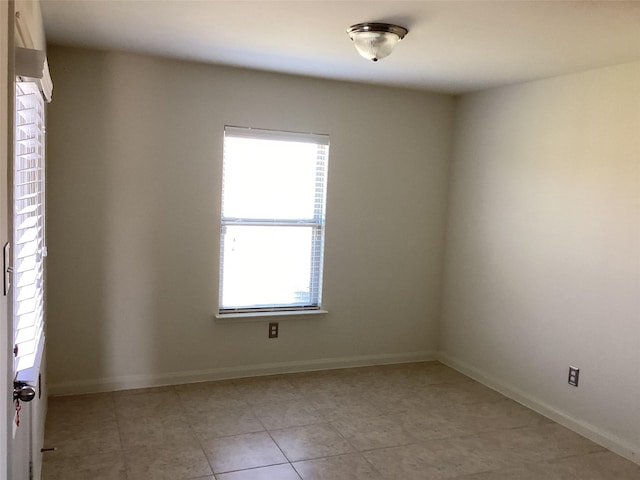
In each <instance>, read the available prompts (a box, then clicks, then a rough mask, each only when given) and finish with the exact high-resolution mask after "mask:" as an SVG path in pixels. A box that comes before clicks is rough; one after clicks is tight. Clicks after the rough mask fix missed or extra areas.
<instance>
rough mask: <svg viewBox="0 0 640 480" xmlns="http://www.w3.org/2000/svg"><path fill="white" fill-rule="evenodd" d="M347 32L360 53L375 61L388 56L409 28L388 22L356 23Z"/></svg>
mask: <svg viewBox="0 0 640 480" xmlns="http://www.w3.org/2000/svg"><path fill="white" fill-rule="evenodd" d="M347 33H348V34H349V37H351V40H353V43H354V45H355V46H356V50H358V53H359V54H360V55H362V56H363V57H364V58H366V59H367V60H372V61H374V62H377V61H378V60H380V59H382V58H384V57H386V56H388V55H389V54H390V53H391V52H392V51H393V48H394V47H395V46H396V43H398V42H399V41H400V40H402V39H403V38H404V36H405V35H406V34H407V33H409V30H407V29H406V28H404V27H400V26H398V25H392V24H390V23H358V24H357V25H352V26H351V27H349V29H348V30H347Z"/></svg>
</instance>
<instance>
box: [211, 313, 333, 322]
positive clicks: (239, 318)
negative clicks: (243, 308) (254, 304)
mask: <svg viewBox="0 0 640 480" xmlns="http://www.w3.org/2000/svg"><path fill="white" fill-rule="evenodd" d="M328 313H329V312H328V311H326V310H298V311H292V312H256V313H223V314H220V313H218V314H216V317H215V318H216V322H217V323H240V322H260V321H268V320H271V319H273V318H274V317H280V318H283V317H286V318H296V317H308V316H317V315H326V314H328Z"/></svg>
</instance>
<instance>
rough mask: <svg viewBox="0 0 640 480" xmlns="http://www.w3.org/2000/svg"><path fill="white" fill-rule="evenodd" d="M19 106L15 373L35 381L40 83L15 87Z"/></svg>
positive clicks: (39, 345)
mask: <svg viewBox="0 0 640 480" xmlns="http://www.w3.org/2000/svg"><path fill="white" fill-rule="evenodd" d="M15 102H16V122H15V130H16V131H15V159H14V172H13V183H14V198H13V200H14V201H13V208H14V210H13V245H14V247H13V272H14V277H13V278H14V289H13V295H14V340H15V346H16V352H17V353H16V356H15V365H14V368H15V371H16V372H17V374H18V380H23V381H33V380H35V376H36V375H37V369H38V368H39V363H40V355H41V354H42V349H43V347H44V291H43V287H44V285H43V283H44V262H43V257H44V256H45V255H46V247H45V245H44V228H45V219H44V214H45V205H44V202H45V192H44V187H45V164H44V162H45V159H44V134H45V132H44V100H43V98H42V94H41V93H40V91H39V89H38V86H37V84H36V83H33V82H16V99H15ZM32 377H34V378H32Z"/></svg>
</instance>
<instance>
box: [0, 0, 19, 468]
mask: <svg viewBox="0 0 640 480" xmlns="http://www.w3.org/2000/svg"><path fill="white" fill-rule="evenodd" d="M14 15H15V5H14V1H13V0H9V1H4V2H0V25H2V28H0V58H1V59H2V61H1V65H0V145H6V146H7V147H6V148H5V149H0V192H1V194H0V248H4V245H5V244H6V243H7V242H9V241H11V214H10V208H11V198H12V189H13V185H12V180H11V175H10V173H9V168H10V167H11V165H12V162H11V161H10V158H11V157H12V156H13V123H14V122H13V89H14V83H15V82H14V79H15V75H14V45H15V44H14ZM4 274H5V272H4V271H3V272H2V277H3V278H4ZM0 283H2V282H0ZM10 298H11V292H10V293H9V296H4V288H3V287H2V291H1V292H0V375H2V377H3V378H2V380H1V381H0V385H2V386H1V387H0V412H1V413H0V480H7V479H8V478H9V469H10V468H11V458H10V455H11V454H10V453H9V449H10V447H11V440H12V438H13V428H12V422H13V414H14V409H13V403H12V402H11V401H10V398H11V395H12V391H13V389H12V388H11V386H12V385H13V355H12V344H13V319H12V315H11V310H10V309H11V303H12V302H11V301H10Z"/></svg>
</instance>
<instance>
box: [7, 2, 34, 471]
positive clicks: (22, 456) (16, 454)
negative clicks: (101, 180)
mask: <svg viewBox="0 0 640 480" xmlns="http://www.w3.org/2000/svg"><path fill="white" fill-rule="evenodd" d="M0 26H1V28H0V32H1V33H0V145H2V147H1V148H2V151H0V248H4V245H6V244H7V243H8V242H10V239H11V236H12V235H11V228H12V224H11V218H10V216H9V215H8V212H9V211H11V210H10V209H9V208H8V205H9V202H10V198H11V195H10V192H11V191H12V188H13V186H12V184H11V179H10V178H8V176H7V170H8V166H9V165H12V162H11V159H10V154H11V153H12V152H13V149H12V148H10V147H8V146H11V145H13V124H14V121H13V118H12V117H13V115H12V114H10V113H9V112H11V111H12V110H13V109H11V110H10V109H9V107H10V106H11V105H13V102H14V99H13V84H14V81H15V76H14V73H13V61H12V58H13V48H14V38H13V35H14V3H13V2H0ZM2 257H3V258H2V264H3V267H2V268H3V272H2V277H3V279H2V280H3V281H2V292H1V293H2V295H0V341H1V343H0V350H1V352H0V375H1V376H2V380H1V381H0V385H2V386H1V387H0V408H1V409H0V429H1V434H2V435H1V438H0V479H2V480H5V479H6V480H27V479H29V460H30V456H31V452H30V441H31V439H30V428H31V426H30V413H31V407H30V406H29V405H28V404H24V403H23V404H22V405H21V407H22V408H21V411H20V426H19V427H18V426H16V425H15V412H16V410H15V406H14V404H13V403H12V401H11V398H12V391H13V378H14V372H13V352H12V351H11V347H10V346H11V345H13V322H12V310H11V308H12V303H13V302H11V301H10V300H11V295H12V292H8V294H7V295H5V292H4V290H5V288H4V282H5V273H6V272H5V267H4V252H3V255H2Z"/></svg>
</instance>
